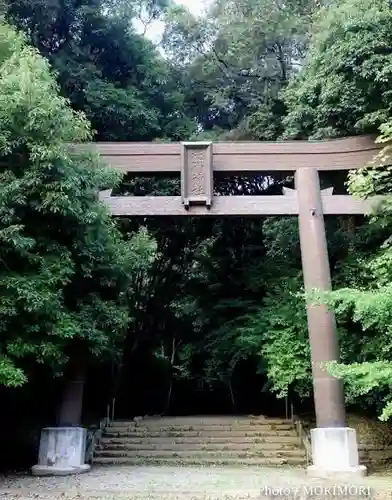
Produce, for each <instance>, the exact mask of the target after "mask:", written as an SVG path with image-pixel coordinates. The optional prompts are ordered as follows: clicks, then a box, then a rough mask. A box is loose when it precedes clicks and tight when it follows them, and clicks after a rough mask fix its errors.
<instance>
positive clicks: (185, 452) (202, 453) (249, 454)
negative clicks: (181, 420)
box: [95, 448, 305, 459]
mask: <svg viewBox="0 0 392 500" xmlns="http://www.w3.org/2000/svg"><path fill="white" fill-rule="evenodd" d="M95 455H96V457H122V456H125V457H139V458H141V457H147V458H148V457H156V458H165V457H172V458H204V457H206V458H216V459H223V458H230V457H231V458H260V457H263V458H266V457H278V458H288V457H299V458H301V459H303V458H304V457H305V450H302V449H300V448H298V449H294V450H293V449H291V450H279V449H278V450H277V449H275V450H274V449H270V450H254V449H253V450H251V451H250V450H249V451H244V452H243V453H241V452H240V451H238V450H225V451H224V452H223V451H219V450H211V451H210V450H189V449H178V450H175V451H174V450H161V449H160V450H141V449H137V450H129V449H108V448H105V449H103V450H96V453H95Z"/></svg>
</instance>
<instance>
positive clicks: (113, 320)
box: [0, 24, 155, 386]
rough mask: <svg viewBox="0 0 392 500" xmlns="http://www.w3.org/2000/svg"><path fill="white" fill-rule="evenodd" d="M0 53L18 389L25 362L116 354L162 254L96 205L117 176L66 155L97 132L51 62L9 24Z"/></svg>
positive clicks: (4, 258) (2, 275)
mask: <svg viewBox="0 0 392 500" xmlns="http://www.w3.org/2000/svg"><path fill="white" fill-rule="evenodd" d="M0 53H1V54H2V58H1V68H0V120H1V124H0V164H1V171H0V353H1V363H0V367H1V375H0V377H1V382H2V383H3V384H5V385H11V386H15V385H20V384H22V383H23V382H25V381H26V374H24V372H23V371H22V368H23V366H22V364H20V363H22V361H20V360H21V358H25V357H32V358H33V359H36V360H37V361H38V362H48V363H51V364H52V365H53V366H54V367H55V366H56V365H58V364H61V363H64V361H66V359H67V349H68V347H69V345H70V344H71V343H72V342H73V341H74V340H76V339H81V340H83V341H84V342H85V344H86V345H87V346H88V348H89V349H90V351H91V352H92V353H94V354H97V355H98V354H101V353H102V352H104V351H108V350H110V349H112V348H113V346H114V345H115V343H116V342H117V341H118V340H119V339H121V336H122V334H123V332H124V329H125V328H126V327H127V325H128V322H129V319H130V318H129V310H128V304H127V293H128V288H129V286H130V284H131V283H130V279H131V277H132V275H133V273H134V272H135V270H136V269H137V268H138V267H140V266H141V265H142V266H143V265H144V266H145V263H146V262H151V259H152V258H153V255H154V252H155V247H154V242H153V241H151V239H150V238H149V236H148V235H147V233H146V232H145V231H144V232H142V233H140V234H139V235H137V236H135V237H134V238H132V239H130V240H129V241H126V240H124V238H123V237H122V236H121V233H120V232H119V231H118V229H117V228H116V225H115V222H114V221H113V220H112V219H111V217H110V215H109V214H108V212H107V210H106V208H105V207H104V206H103V205H102V204H101V203H100V202H99V201H98V199H97V193H98V192H99V190H100V189H102V187H108V186H115V184H116V183H118V182H119V180H120V179H119V176H118V175H117V173H116V172H113V171H112V170H111V169H108V168H107V167H105V166H104V165H102V164H101V162H100V160H99V158H98V157H97V156H95V155H93V154H89V153H83V152H80V153H78V152H76V151H75V150H74V149H70V148H69V147H68V146H66V143H71V142H73V143H76V142H79V141H83V140H87V139H89V138H90V137H91V134H90V129H89V125H88V122H87V120H86V119H85V117H84V116H83V115H82V114H79V113H77V112H75V111H73V110H72V109H71V108H70V107H69V105H68V101H67V100H66V99H64V98H63V97H61V96H60V95H59V92H58V87H57V84H56V82H55V80H54V78H53V75H52V74H51V73H50V69H49V65H48V63H47V61H45V60H44V59H43V58H42V57H41V56H40V55H39V54H38V53H37V51H36V50H35V49H32V48H30V47H28V46H27V45H26V44H25V43H24V41H23V39H22V37H21V36H20V35H17V34H16V33H15V32H14V31H13V30H12V29H10V28H9V27H8V26H6V25H4V24H3V25H0Z"/></svg>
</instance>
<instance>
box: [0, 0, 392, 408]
mask: <svg viewBox="0 0 392 500" xmlns="http://www.w3.org/2000/svg"><path fill="white" fill-rule="evenodd" d="M4 12H5V17H6V20H7V22H8V23H10V24H12V25H13V26H15V27H16V28H17V29H19V30H20V31H21V32H23V33H24V35H23V36H22V35H21V34H18V33H16V32H15V31H14V30H13V29H11V28H10V27H7V26H6V25H3V26H2V33H1V39H0V58H1V59H0V63H1V74H0V97H1V99H0V118H1V122H0V147H1V156H2V163H1V164H2V165H3V167H2V169H1V172H2V174H1V178H0V179H1V191H0V221H1V232H0V235H1V243H0V258H1V263H2V266H3V267H2V268H1V269H2V275H1V280H0V286H1V290H2V292H1V293H0V304H1V310H0V311H1V315H2V317H3V318H4V320H3V321H2V326H1V328H2V333H1V337H0V338H1V345H2V350H1V353H2V354H1V355H2V358H1V359H2V361H1V365H0V366H1V372H0V376H1V377H2V378H1V382H2V383H5V384H8V385H18V384H21V383H22V382H24V381H25V377H26V373H27V372H26V369H25V371H23V370H24V367H25V366H27V365H24V361H23V360H22V357H23V358H25V359H26V358H29V357H30V358H31V359H34V360H36V361H39V362H41V361H45V362H49V363H50V364H52V365H53V367H54V366H60V365H61V363H63V362H64V360H65V359H66V358H70V357H71V351H70V346H71V347H72V345H74V344H73V342H74V341H75V340H76V339H78V340H79V341H81V342H82V344H83V346H84V348H86V349H87V351H88V352H90V353H92V354H95V355H96V359H99V360H100V361H101V362H102V364H105V363H106V362H107V361H108V360H110V363H111V369H112V371H111V375H110V377H109V378H110V380H111V388H110V390H108V393H110V396H111V397H114V396H115V395H116V394H117V395H118V394H119V393H120V392H121V390H122V391H123V393H127V391H129V386H132V387H133V388H134V387H135V386H137V385H140V386H142V385H143V383H147V382H146V381H147V379H148V378H149V377H154V382H153V385H154V386H157V387H158V386H159V391H160V392H161V396H162V394H163V396H162V397H161V399H159V398H156V401H157V403H156V405H157V406H154V407H153V408H152V407H151V406H150V407H149V409H148V411H150V410H151V411H155V412H158V411H170V407H171V405H172V404H174V403H173V401H172V399H173V397H174V398H175V394H176V391H177V390H180V388H181V387H184V386H185V387H187V388H191V389H190V390H189V391H188V390H184V392H183V393H182V394H185V393H186V392H192V391H194V392H193V393H196V392H197V391H199V389H200V387H202V388H203V391H215V393H216V391H218V392H219V391H220V392H224V393H225V394H227V400H228V402H229V403H228V405H229V407H230V409H231V410H234V409H236V408H238V405H240V404H241V403H240V399H241V390H240V389H238V387H237V386H236V384H237V382H238V380H239V379H240V378H241V377H242V376H243V375H241V374H243V373H244V370H245V368H244V366H247V367H250V368H249V369H250V370H251V371H252V373H253V374H254V375H255V377H256V375H257V376H259V378H255V379H254V380H253V381H254V383H255V389H254V390H255V391H256V393H257V394H258V395H259V394H262V393H263V391H264V392H265V391H272V392H273V393H274V394H277V395H278V396H279V398H283V397H285V396H289V397H290V398H296V404H297V403H298V404H299V405H301V404H302V403H301V402H304V401H305V402H306V401H309V400H310V399H311V391H312V384H311V365H310V357H309V349H310V348H309V341H308V338H307V331H306V315H305V308H304V291H303V285H302V271H301V259H300V249H299V240H298V227H297V221H296V220H294V219H291V218H257V219H251V218H240V217H238V218H232V219H225V220H223V219H222V220H210V219H209V218H205V219H201V220H199V219H188V220H181V221H180V220H176V219H154V220H152V219H145V220H142V221H140V220H137V219H130V220H127V219H125V220H120V221H114V220H111V219H110V217H109V215H108V214H107V212H106V211H105V208H104V207H103V206H101V205H100V204H99V202H98V201H97V192H98V191H99V189H101V188H107V187H111V186H116V189H117V192H118V193H120V194H122V195H126V194H127V193H128V194H129V193H136V194H138V195H144V194H148V193H153V194H157V195H159V194H178V189H179V179H177V178H171V179H169V178H162V177H161V176H159V177H156V178H151V177H148V178H147V177H146V178H135V177H132V176H128V177H126V178H124V179H120V178H119V177H118V176H117V175H116V174H114V173H113V172H112V171H111V170H108V169H107V167H105V166H104V165H102V164H101V163H100V160H99V159H98V158H97V157H95V156H93V155H91V154H82V152H81V151H78V152H75V150H73V149H69V148H67V147H65V146H64V143H69V142H75V141H77V142H79V141H83V140H101V141H102V140H103V141H108V140H109V141H125V140H126V141H153V140H155V141H172V140H199V139H214V140H218V139H224V140H248V139H253V140H276V139H280V140H282V139H288V138H290V139H321V138H331V137H343V136H348V135H355V134H362V133H375V134H381V137H382V138H383V140H385V141H387V142H388V141H389V139H390V137H391V130H392V126H391V105H392V99H391V94H390V88H391V80H392V76H391V64H390V60H391V50H390V47H391V45H392V44H391V39H390V38H391V36H392V35H391V33H392V30H391V27H392V25H391V16H392V11H391V9H390V7H389V5H388V4H387V2H384V0H344V1H339V2H337V1H334V0H331V1H329V0H328V1H321V2H320V1H314V0H289V1H288V2H281V1H280V0H268V1H265V0H241V1H236V2H233V1H231V0H215V1H214V2H212V4H211V6H210V8H209V11H208V12H207V13H206V14H205V15H202V16H200V17H198V18H196V17H194V16H192V15H191V14H190V12H188V11H187V10H186V9H184V8H183V7H179V6H178V5H176V4H172V3H171V2H164V1H162V2H155V1H153V2H150V1H147V0H146V1H144V0H137V1H136V0H135V1H132V2H123V1H117V0H116V1H105V0H77V1H76V0H69V1H67V2H57V1H49V0H29V1H27V0H18V1H12V2H11V1H8V0H4ZM156 19H160V20H162V21H163V22H164V23H165V29H164V34H163V39H162V43H161V44H160V46H159V47H157V46H154V44H153V43H152V42H151V41H150V40H148V39H147V38H146V36H145V32H146V27H148V25H149V24H150V23H151V22H152V21H153V20H156ZM137 24H138V25H139V26H140V25H141V26H142V29H141V30H139V32H137V30H136V28H135V26H136V25H137ZM140 31H141V32H140ZM33 47H34V48H33ZM88 122H90V124H91V126H90V124H89V123H88ZM387 154H388V152H387V151H386V152H384V157H385V158H386V157H387ZM384 163H385V164H388V161H387V160H385V162H384ZM364 167H365V166H364ZM390 175H391V172H390V169H389V168H387V167H383V168H381V169H380V168H371V169H369V168H364V169H363V170H360V171H358V172H356V173H353V174H350V178H349V179H348V184H347V183H346V181H347V179H344V178H343V177H342V175H341V173H336V175H335V174H334V175H331V176H330V177H328V178H324V177H323V178H322V179H321V182H322V184H323V186H324V185H325V187H329V186H331V185H334V186H335V187H338V189H339V190H341V191H342V192H345V190H346V189H348V190H349V191H350V192H351V193H352V194H354V195H358V196H365V197H368V196H371V195H373V194H380V193H381V194H388V195H389V193H390V187H391V180H390ZM284 186H286V187H293V179H292V178H290V176H286V175H284V174H283V175H278V174H275V175H268V176H266V175H261V174H255V175H254V176H242V177H240V176H236V177H234V178H225V179H219V180H216V189H217V191H218V192H219V193H221V194H227V195H243V194H247V195H261V194H263V195H269V194H279V193H281V192H282V187H284ZM391 220H392V219H391V213H390V202H389V197H388V198H387V199H386V201H385V203H384V204H383V206H382V207H380V209H379V211H378V212H377V214H374V216H373V217H372V218H371V219H370V221H367V220H364V219H363V218H361V217H343V216H342V217H335V218H327V220H326V223H327V233H328V242H329V254H330V263H331V270H332V276H333V283H334V288H335V290H336V292H334V293H333V294H332V295H331V296H330V297H328V298H326V299H325V300H328V301H329V303H330V304H331V307H335V309H336V312H337V315H338V325H339V337H340V344H341V351H342V363H343V364H342V365H340V366H334V367H333V368H331V369H333V370H335V372H334V373H336V374H337V375H339V376H343V377H344V378H345V379H346V380H347V383H348V388H349V391H348V401H349V402H350V403H355V404H357V405H359V406H360V407H361V409H362V410H369V409H370V410H371V411H373V412H374V411H377V412H379V413H381V412H382V411H383V408H386V413H384V416H386V417H387V416H389V412H390V405H391V394H390V392H389V389H388V383H387V380H388V377H389V373H390V364H389V363H390V361H391V360H390V346H389V344H390V341H389V337H388V332H389V330H390V312H389V311H390V310H391V307H390V305H391V303H390V297H391V293H390V286H389V283H390V281H391V275H390V260H391V259H390V234H391ZM141 226H143V227H144V228H142V229H140V228H141ZM129 234H130V235H131V236H128V235H129ZM78 345H80V344H78ZM106 354H107V355H106ZM138 360H140V362H139V361H138ZM29 366H30V365H29ZM152 372H153V373H154V374H153V375H151V373H152ZM105 373H106V372H105ZM105 376H106V375H105ZM236 381H237V382H236ZM187 384H188V385H187ZM193 393H192V394H193ZM154 394H155V393H154ZM107 396H108V394H106V395H105V397H107ZM260 397H261V396H260ZM151 399H154V398H151ZM254 399H256V400H257V397H256V398H254ZM154 404H155V403H154ZM143 408H144V407H143ZM124 411H125V410H124ZM146 411H147V410H146ZM246 411H247V410H246ZM257 411H260V410H257Z"/></svg>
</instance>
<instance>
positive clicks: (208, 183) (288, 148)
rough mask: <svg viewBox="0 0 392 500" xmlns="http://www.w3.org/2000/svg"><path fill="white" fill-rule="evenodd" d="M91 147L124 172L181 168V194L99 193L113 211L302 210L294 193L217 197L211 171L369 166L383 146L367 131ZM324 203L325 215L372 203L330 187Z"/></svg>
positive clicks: (218, 213)
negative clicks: (321, 137)
mask: <svg viewBox="0 0 392 500" xmlns="http://www.w3.org/2000/svg"><path fill="white" fill-rule="evenodd" d="M93 147H95V148H96V149H97V151H98V152H99V153H100V154H101V155H102V157H103V158H104V160H105V161H106V163H108V164H109V165H111V166H112V167H114V168H116V169H118V170H120V171H122V172H124V173H128V172H131V173H133V174H136V175H137V174H140V175H141V176H143V175H146V174H154V173H168V174H170V173H175V172H178V173H181V186H182V196H181V197H176V196H154V197H152V196H146V197H140V196H138V197H133V196H111V193H110V192H107V191H106V192H103V193H101V198H102V199H103V200H104V201H105V202H106V203H107V204H108V206H109V208H110V210H111V212H112V214H113V215H115V216H127V215H130V216H137V215H141V216H148V215H158V216H159V215H212V216H221V215H298V213H299V212H298V200H297V194H296V192H292V193H289V195H288V196H213V174H214V172H220V173H226V174H229V175H230V174H231V175H235V174H242V175H244V174H246V173H248V174H249V173H253V174H255V173H257V172H263V171H264V172H272V171H292V172H293V173H294V172H295V171H299V170H302V169H305V168H313V169H315V170H317V171H333V170H335V171H337V170H351V169H356V168H361V167H363V166H365V165H366V164H367V163H368V162H369V161H370V160H371V159H372V158H373V157H374V156H375V154H376V153H377V152H378V151H379V150H380V147H379V146H378V145H376V144H375V142H374V138H373V137H369V136H361V137H351V138H346V139H337V140H330V141H320V142H309V141H287V142H270V143H268V142H243V143H236V142H230V143H217V144H212V143H208V142H195V143H174V144H160V143H96V144H94V146H93ZM286 194H287V193H286ZM322 202H323V213H324V214H363V213H366V212H368V211H369V202H365V201H362V200H356V199H353V198H352V197H351V196H347V195H333V194H332V193H331V191H326V192H325V193H323V196H322Z"/></svg>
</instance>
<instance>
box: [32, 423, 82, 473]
mask: <svg viewBox="0 0 392 500" xmlns="http://www.w3.org/2000/svg"><path fill="white" fill-rule="evenodd" d="M86 436H87V431H86V429H83V428H82V427H46V428H45V429H42V432H41V441H40V445H39V457H38V464H37V465H35V466H34V467H32V469H31V472H32V474H33V475H35V476H48V475H52V476H66V475H68V474H80V473H82V472H87V471H88V470H90V466H89V465H87V464H85V463H84V458H85V454H86Z"/></svg>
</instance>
